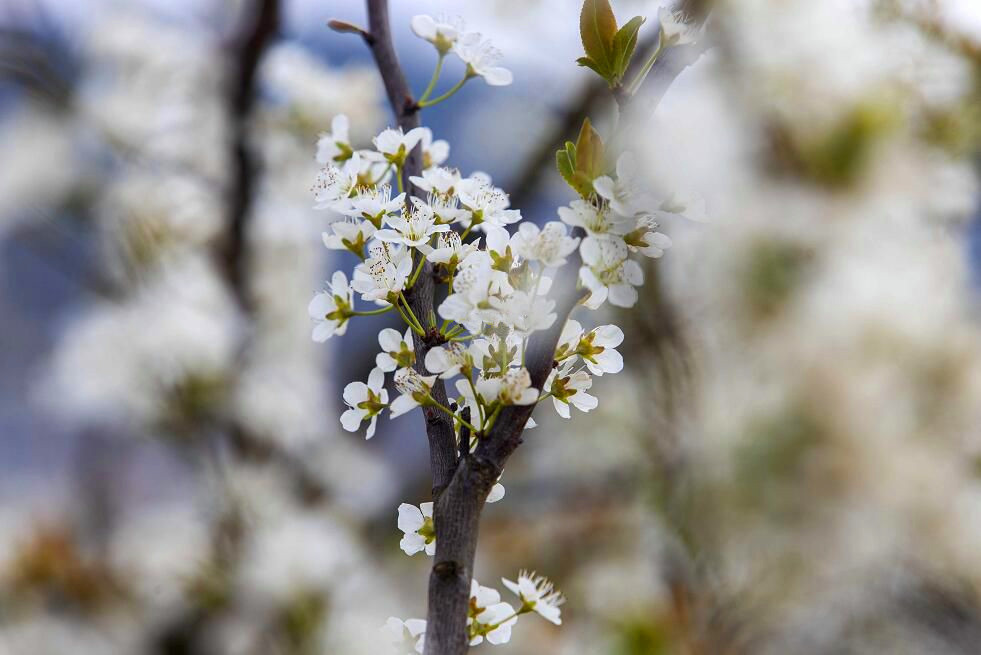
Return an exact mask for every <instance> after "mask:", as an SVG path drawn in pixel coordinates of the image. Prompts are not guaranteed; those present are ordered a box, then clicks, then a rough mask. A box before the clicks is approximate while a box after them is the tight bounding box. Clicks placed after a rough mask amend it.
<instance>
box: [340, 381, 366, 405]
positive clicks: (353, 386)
mask: <svg viewBox="0 0 981 655" xmlns="http://www.w3.org/2000/svg"><path fill="white" fill-rule="evenodd" d="M342 397H343V398H344V402H346V403H347V404H348V405H350V406H351V407H355V406H356V405H357V404H358V403H362V402H364V401H366V400H368V385H366V384H365V383H364V382H349V383H348V385H347V386H346V387H344V393H343V395H342Z"/></svg>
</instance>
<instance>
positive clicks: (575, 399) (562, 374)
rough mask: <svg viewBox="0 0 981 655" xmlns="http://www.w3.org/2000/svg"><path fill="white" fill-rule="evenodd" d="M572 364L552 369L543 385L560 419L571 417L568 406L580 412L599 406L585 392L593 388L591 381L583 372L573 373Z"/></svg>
mask: <svg viewBox="0 0 981 655" xmlns="http://www.w3.org/2000/svg"><path fill="white" fill-rule="evenodd" d="M613 352H616V351H613ZM574 364H575V362H574V361H572V360H568V361H566V362H565V363H563V364H562V366H560V367H559V368H558V369H552V373H551V374H550V375H549V378H548V381H547V382H546V383H545V390H546V391H547V392H548V393H550V394H551V396H552V404H553V405H554V406H555V411H556V412H558V414H559V416H561V417H562V418H569V417H570V416H571V413H570V411H569V406H570V405H573V406H575V407H576V408H577V409H578V410H580V411H582V412H588V411H590V410H592V409H596V407H597V406H598V405H599V400H597V398H596V396H592V395H590V394H588V393H586V390H587V389H589V388H590V387H591V386H593V379H592V378H591V377H590V376H589V373H587V372H586V371H584V370H578V371H573V370H572V368H573V366H574Z"/></svg>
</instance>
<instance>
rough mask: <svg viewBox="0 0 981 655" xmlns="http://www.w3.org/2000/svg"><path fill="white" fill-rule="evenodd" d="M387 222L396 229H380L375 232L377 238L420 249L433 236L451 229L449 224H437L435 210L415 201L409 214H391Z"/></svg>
mask: <svg viewBox="0 0 981 655" xmlns="http://www.w3.org/2000/svg"><path fill="white" fill-rule="evenodd" d="M413 200H415V198H413ZM385 222H386V223H387V224H388V225H389V226H391V227H392V228H394V229H388V228H382V229H381V230H378V231H377V232H375V238H376V239H378V240H380V241H388V242H389V243H401V244H404V245H406V246H408V247H411V248H420V249H423V248H425V247H426V246H427V245H428V244H429V242H430V240H432V238H433V236H435V235H436V234H439V233H440V232H447V231H448V230H449V229H450V226H449V225H441V224H437V223H436V215H435V214H434V213H433V210H432V209H430V208H429V207H428V206H427V205H425V204H422V203H414V206H413V208H412V210H411V211H409V212H408V216H406V215H405V212H403V213H402V214H401V215H394V216H389V217H388V218H387V219H386V220H385Z"/></svg>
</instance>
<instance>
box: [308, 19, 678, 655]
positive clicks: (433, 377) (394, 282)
mask: <svg viewBox="0 0 981 655" xmlns="http://www.w3.org/2000/svg"><path fill="white" fill-rule="evenodd" d="M412 28H413V31H414V32H415V33H416V34H417V35H418V36H420V37H421V38H423V39H425V40H427V41H429V42H430V43H432V44H433V46H434V47H435V48H436V49H437V52H438V54H439V63H438V64H437V66H436V71H435V73H434V75H433V79H432V81H431V83H430V85H429V88H427V89H426V91H425V92H424V93H423V94H422V96H421V97H420V99H419V101H418V105H419V107H426V106H429V105H431V104H435V103H436V102H441V101H442V100H444V99H446V98H448V97H449V96H450V95H452V94H453V93H455V92H456V90H457V89H459V88H460V87H461V86H462V85H463V83H465V82H466V81H467V80H468V79H470V78H472V77H475V76H480V77H483V78H484V79H485V80H486V81H487V82H488V83H489V84H492V85H503V84H508V83H510V81H511V74H510V72H508V71H507V70H505V69H502V68H499V67H497V66H496V61H497V59H498V57H499V54H498V53H497V51H496V50H494V49H493V48H492V47H491V46H490V44H489V43H487V42H486V41H485V40H484V39H483V38H482V37H481V36H480V35H479V34H477V33H475V32H467V31H466V30H465V29H464V27H463V23H462V21H459V20H455V19H454V20H447V19H439V20H436V19H433V18H431V17H428V16H416V17H415V18H414V19H413V21H412ZM451 52H452V53H454V54H455V55H457V56H459V57H460V58H461V59H462V60H463V61H464V62H465V63H466V65H467V68H466V73H465V76H464V79H463V80H461V81H460V83H459V84H457V85H456V86H455V87H454V88H453V89H451V90H450V91H447V92H446V93H444V94H443V95H441V96H439V97H438V98H435V99H433V100H429V99H428V98H429V96H430V94H431V93H432V92H433V90H434V88H435V86H436V83H437V82H438V79H439V75H440V71H441V68H442V62H443V59H444V57H445V56H446V55H447V54H448V53H451ZM349 127H350V126H349V122H348V119H347V118H346V117H345V116H337V117H335V118H334V120H333V121H332V124H331V131H330V132H329V133H325V134H323V135H322V136H321V138H320V140H319V142H318V144H317V153H316V158H317V160H318V161H319V162H320V163H321V164H322V165H323V168H322V169H321V170H320V172H319V174H318V175H317V178H316V181H315V183H314V186H313V194H314V200H315V205H314V206H315V208H316V209H320V210H324V211H327V212H329V219H330V221H331V222H330V225H329V231H328V232H325V233H324V235H323V243H324V245H325V246H326V247H327V248H328V249H330V250H337V251H346V252H349V253H352V254H353V255H354V256H355V257H357V259H358V260H359V262H358V263H357V264H356V266H355V267H354V270H353V272H352V273H351V274H350V277H349V276H348V275H347V274H346V273H345V272H344V271H337V272H335V273H334V274H333V276H332V277H331V281H330V284H329V285H327V287H326V289H325V290H324V291H322V292H321V293H318V294H317V295H316V296H315V297H314V299H313V300H312V301H311V302H310V305H309V314H310V317H311V319H312V320H313V322H314V328H313V338H314V340H315V341H325V340H327V339H328V338H330V337H331V336H333V335H335V334H338V335H342V334H344V332H345V331H346V329H347V324H348V322H349V321H350V320H351V319H352V318H354V317H356V316H364V315H375V314H384V313H388V312H392V313H397V314H398V315H399V316H400V317H401V318H402V321H403V322H404V324H405V326H406V327H405V330H404V332H402V331H401V330H395V329H392V328H385V329H383V330H382V331H381V332H380V333H379V335H378V344H379V346H380V349H381V352H379V353H378V355H377V357H376V360H375V362H376V368H374V369H373V370H372V371H371V373H370V374H369V376H368V380H367V382H361V381H356V382H351V383H350V384H348V385H347V386H346V387H345V389H344V394H343V397H344V402H345V403H346V404H347V406H348V409H347V410H346V411H345V412H344V413H343V415H342V416H341V424H342V425H343V427H344V428H345V429H346V430H348V431H352V432H353V431H357V430H358V429H359V428H360V426H361V424H362V423H367V424H368V428H367V433H366V436H367V438H371V437H372V436H373V435H374V433H375V429H376V426H377V420H378V417H379V416H380V415H381V414H382V413H383V412H384V411H386V410H387V411H388V415H389V417H390V418H395V417H397V416H401V415H402V414H405V413H407V412H409V411H411V410H413V409H415V408H417V407H423V408H426V409H427V411H430V412H443V413H445V414H446V415H448V416H449V417H450V418H451V420H452V422H453V426H454V430H455V432H456V435H457V440H458V441H462V440H464V439H467V440H468V441H466V442H462V443H460V444H459V447H460V448H469V449H470V450H471V451H472V450H473V449H475V448H476V447H477V445H478V444H479V443H480V441H481V440H482V439H485V438H488V436H489V435H490V434H492V429H493V427H494V425H495V423H496V421H497V419H498V417H499V416H500V415H501V413H502V411H503V410H504V408H506V407H511V406H524V407H532V408H533V407H534V406H536V405H537V404H538V403H540V402H542V401H543V400H546V399H549V398H551V400H552V405H553V407H554V408H555V410H556V412H557V413H558V414H559V416H560V417H562V418H566V419H568V418H570V416H571V408H572V407H575V408H576V409H577V410H579V411H581V412H589V411H591V410H593V409H595V408H596V407H597V405H598V402H599V401H598V399H597V398H596V397H595V396H593V395H591V394H590V393H589V390H590V389H591V388H592V384H593V377H594V376H601V375H604V374H606V373H617V372H619V371H620V370H621V369H622V368H623V358H622V357H621V356H620V354H619V353H618V352H617V350H616V348H617V347H618V346H619V345H620V344H621V342H622V341H623V332H622V331H621V330H620V329H619V328H618V327H616V326H615V325H601V326H599V327H595V328H593V329H586V328H584V327H583V326H582V325H581V324H580V323H579V321H577V320H572V319H569V318H568V316H567V315H566V314H565V313H563V316H562V319H561V320H562V321H564V325H563V326H562V329H561V334H560V337H559V340H558V345H557V348H556V350H555V352H554V354H553V361H554V365H553V367H552V370H551V371H550V373H549V375H548V377H547V379H546V380H545V382H544V384H543V385H541V386H542V388H538V387H537V386H536V385H535V384H533V382H532V380H533V378H532V374H531V371H529V369H528V368H527V367H526V363H525V356H526V352H527V351H528V347H529V341H530V339H531V338H532V336H533V335H534V334H535V333H536V332H541V331H544V330H549V329H556V330H557V329H558V328H559V327H560V326H556V325H555V323H556V321H557V320H559V312H558V311H557V300H556V299H554V298H551V297H550V292H551V290H552V286H553V284H552V283H553V280H554V279H555V276H556V275H558V274H561V272H560V271H561V269H562V268H563V267H564V266H566V264H569V263H570V262H572V263H571V264H570V266H571V267H573V268H576V267H578V275H577V279H578V282H579V284H580V286H581V288H582V289H583V291H584V293H583V294H582V295H583V299H582V300H581V301H580V303H579V304H582V305H584V306H585V307H587V308H589V309H594V310H595V309H598V308H600V307H601V306H602V305H604V304H605V302H606V301H607V300H609V303H610V304H611V305H615V306H619V307H632V306H633V305H634V304H636V302H637V299H638V293H637V289H636V287H638V286H639V285H641V284H642V283H643V278H644V276H643V273H642V269H641V266H640V264H639V263H638V262H637V261H636V260H634V259H631V255H632V254H633V253H638V254H640V255H642V256H646V257H651V258H657V257H661V256H662V255H663V254H664V251H665V249H667V248H668V247H670V245H671V240H670V239H669V238H668V237H667V236H666V235H665V234H663V233H662V232H660V231H658V228H659V225H658V222H657V221H656V220H655V218H659V217H661V216H662V215H663V214H665V213H671V211H670V210H671V209H672V208H673V207H672V206H671V205H669V204H668V203H664V202H656V201H655V200H654V199H653V198H652V197H651V196H650V195H649V194H647V193H645V192H642V191H641V190H640V185H639V184H638V182H639V176H638V172H637V166H636V164H635V162H634V158H633V156H632V155H631V154H629V153H625V154H622V155H621V156H620V157H619V159H618V160H617V161H616V166H615V170H610V167H609V166H608V165H607V161H606V158H605V155H604V146H603V143H602V140H601V139H600V137H599V134H597V133H596V132H595V130H593V129H592V128H591V126H590V125H589V123H588V121H587V122H586V124H585V125H584V129H583V133H582V134H581V135H580V140H579V143H578V144H577V145H576V146H574V147H573V146H572V145H571V144H570V145H569V147H568V148H569V150H568V153H567V157H568V164H569V171H566V172H567V173H569V175H568V176H567V175H566V174H565V173H564V177H566V179H567V181H570V176H571V181H570V186H572V187H573V189H574V190H576V191H577V192H578V193H579V195H580V197H579V199H577V200H575V201H573V202H571V203H570V205H569V206H567V207H562V208H560V209H559V210H558V219H559V220H552V221H547V222H545V223H544V224H536V223H532V222H529V221H524V220H523V217H522V214H521V211H520V210H518V209H514V208H512V207H511V202H510V199H509V197H508V194H507V193H506V192H505V191H504V190H503V189H501V188H499V187H497V186H495V185H494V183H493V181H492V180H491V178H490V177H489V176H488V175H486V174H485V173H480V172H475V173H471V174H470V175H464V174H463V173H461V172H460V171H459V170H458V169H456V168H452V167H450V166H448V165H446V162H447V160H448V158H449V150H450V149H449V145H448V144H447V143H446V142H445V141H440V140H435V139H434V137H433V133H432V131H431V130H429V129H428V128H425V127H416V128H414V129H411V130H409V131H408V132H406V131H404V130H403V129H402V128H388V129H385V130H383V131H382V132H381V133H380V134H378V135H377V136H376V137H375V138H374V139H373V140H372V145H373V147H371V148H358V147H356V146H355V144H353V143H352V142H351V139H350V136H349ZM413 153H419V154H420V155H421V163H422V166H421V167H417V168H416V167H413V169H410V170H411V171H412V172H415V171H418V174H416V175H411V174H409V175H407V167H408V162H409V161H410V157H412V155H413ZM577 153H578V154H577ZM413 161H415V160H413ZM565 274H569V273H565ZM572 274H573V275H575V274H576V273H572ZM420 281H422V282H423V283H425V284H426V285H427V288H428V286H429V285H430V283H432V284H435V285H436V286H437V287H441V288H440V289H439V290H438V291H437V292H436V294H435V297H436V298H442V300H441V301H440V302H439V303H438V304H437V305H435V306H432V307H431V308H429V307H420V306H419V305H418V304H417V303H415V302H413V301H414V299H415V295H414V293H415V290H416V287H417V285H418V284H420ZM427 296H428V291H427ZM361 303H366V304H367V306H370V307H371V309H361V308H359V307H358V306H359V305H360V304H361ZM386 374H391V379H392V383H393V385H394V389H395V394H393V395H392V396H391V397H390V396H389V390H388V389H386V387H385V379H386ZM446 383H449V385H448V386H449V388H450V389H451V393H450V394H449V398H448V399H446V400H441V399H442V398H443V395H442V393H441V390H442V388H443V385H444V384H446ZM436 385H439V389H440V392H439V393H437V392H434V387H435V386H436ZM438 398H439V399H438ZM534 425H535V423H534V421H533V420H531V419H529V420H528V422H527V425H526V427H534ZM503 496H504V487H503V486H502V485H501V484H500V482H498V483H497V484H495V485H494V487H493V489H492V490H491V491H490V493H489V495H488V497H487V499H486V501H487V502H495V501H497V500H500V499H501V498H502V497H503ZM433 509H434V507H433V503H432V502H424V503H421V504H420V505H418V506H416V505H412V504H409V503H403V504H402V505H400V506H399V508H398V527H399V529H400V530H401V531H402V533H403V537H402V540H401V543H400V546H401V548H402V550H403V551H404V552H405V553H406V554H408V555H415V554H417V553H420V552H425V553H426V554H427V555H430V556H432V555H434V554H435V552H436V546H437V534H438V531H437V523H436V521H437V519H436V517H435V516H434V511H433ZM505 585H506V586H507V587H508V588H509V589H511V590H512V591H514V592H515V593H516V594H518V596H519V598H520V599H521V605H520V607H519V609H518V610H514V609H513V608H512V607H511V606H510V605H508V604H507V603H502V602H500V595H499V594H498V593H497V592H496V591H495V590H493V589H489V588H487V587H481V586H480V585H479V584H477V583H476V582H474V586H473V598H472V600H471V611H470V619H469V621H470V622H469V625H470V637H471V640H472V642H471V643H473V644H477V643H480V642H481V641H483V640H484V639H486V640H487V641H488V642H490V643H492V644H497V643H504V642H506V641H507V640H508V639H509V638H510V631H511V626H512V625H513V624H514V622H515V621H516V620H517V617H518V616H519V615H520V614H523V613H527V612H532V611H534V612H538V613H539V614H541V615H542V616H544V617H545V618H546V619H548V620H549V621H551V622H553V623H556V624H558V623H560V620H559V610H558V605H559V603H560V602H561V596H559V595H558V594H557V593H555V592H553V591H552V587H551V584H550V583H549V582H548V581H547V580H545V579H544V578H540V577H537V576H535V575H526V574H524V573H522V575H521V576H519V578H518V581H517V582H510V581H505ZM388 628H389V630H390V631H391V632H393V639H394V640H395V641H398V642H400V643H403V644H404V645H406V648H407V649H408V651H412V650H413V649H414V650H418V651H421V649H422V643H423V640H424V630H425V626H424V624H422V623H414V622H411V621H410V622H404V623H403V622H401V621H400V620H398V619H394V618H393V619H391V620H390V621H389V626H388Z"/></svg>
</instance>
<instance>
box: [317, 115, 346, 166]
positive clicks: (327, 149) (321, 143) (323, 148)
mask: <svg viewBox="0 0 981 655" xmlns="http://www.w3.org/2000/svg"><path fill="white" fill-rule="evenodd" d="M353 154H354V149H353V148H352V147H351V142H350V138H349V137H348V120H347V116H345V115H344V114H338V115H337V116H334V119H333V120H332V121H331V122H330V132H324V133H323V134H321V135H320V138H319V139H318V140H317V161H318V162H319V163H321V164H327V163H330V162H343V161H346V160H348V159H350V158H351V156H352V155H353Z"/></svg>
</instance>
